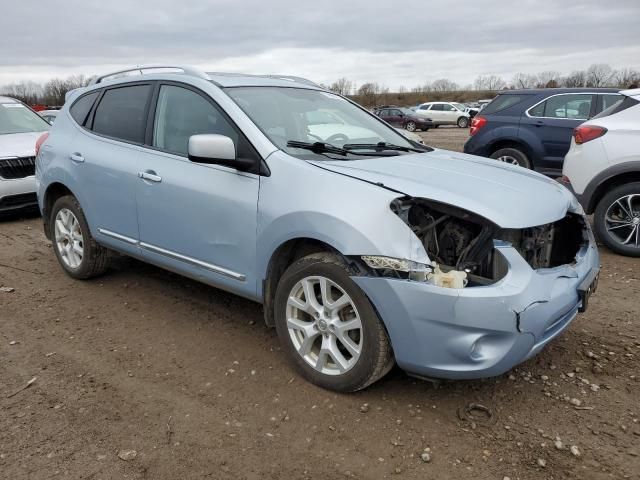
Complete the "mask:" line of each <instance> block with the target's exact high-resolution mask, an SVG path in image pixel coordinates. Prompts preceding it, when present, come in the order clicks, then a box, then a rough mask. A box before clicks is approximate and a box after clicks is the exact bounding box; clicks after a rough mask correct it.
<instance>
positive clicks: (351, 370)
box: [274, 253, 393, 392]
mask: <svg viewBox="0 0 640 480" xmlns="http://www.w3.org/2000/svg"><path fill="white" fill-rule="evenodd" d="M350 274H351V272H350V271H349V267H348V265H347V264H346V262H344V261H343V260H342V259H341V258H340V257H338V256H337V255H334V254H330V253H317V254H313V255H308V256H306V257H303V258H301V259H299V260H298V261H296V262H295V263H293V264H292V265H291V266H290V267H289V268H288V269H287V270H286V271H285V273H284V274H283V275H282V278H281V279H280V282H279V283H278V288H277V290H276V296H275V304H274V313H275V323H276V330H277V332H278V337H279V338H280V342H281V344H282V347H283V349H284V351H285V352H286V354H287V356H288V358H289V360H290V361H291V363H292V364H293V365H294V367H295V368H296V369H297V370H298V372H300V374H301V375H302V376H303V377H304V378H305V379H306V380H308V381H309V382H311V383H314V384H316V385H318V386H320V387H322V388H326V389H329V390H335V391H338V392H354V391H357V390H361V389H363V388H365V387H367V386H368V385H370V384H372V383H373V382H375V381H376V380H378V379H380V378H381V377H383V376H384V375H385V374H386V373H387V372H388V371H389V370H390V369H391V367H392V366H393V356H392V353H391V346H390V343H389V338H388V336H387V333H386V331H385V329H384V327H383V325H382V322H381V321H380V319H379V318H378V315H377V313H376V311H375V310H374V308H373V305H372V304H371V302H370V301H369V299H368V298H367V296H366V295H365V294H364V292H363V291H362V290H360V288H359V287H358V286H357V285H356V284H355V283H354V282H353V280H351V278H350Z"/></svg>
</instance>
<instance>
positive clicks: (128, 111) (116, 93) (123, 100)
mask: <svg viewBox="0 0 640 480" xmlns="http://www.w3.org/2000/svg"><path fill="white" fill-rule="evenodd" d="M150 93H151V85H131V86H127V87H117V88H112V89H109V90H107V91H106V92H104V95H103V96H102V99H101V100H100V103H99V104H98V106H97V107H96V113H95V116H94V119H93V127H92V130H93V131H94V132H96V133H99V134H101V135H106V136H108V137H113V138H116V139H119V140H124V141H126V142H134V143H143V141H144V133H145V126H146V122H147V116H146V108H147V102H148V100H149V94H150Z"/></svg>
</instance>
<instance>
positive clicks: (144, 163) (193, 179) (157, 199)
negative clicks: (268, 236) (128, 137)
mask: <svg viewBox="0 0 640 480" xmlns="http://www.w3.org/2000/svg"><path fill="white" fill-rule="evenodd" d="M156 97H157V100H156V103H155V114H154V120H153V134H152V139H151V145H152V147H153V149H155V150H151V149H148V150H147V151H146V152H145V153H144V154H143V155H142V156H141V157H140V162H139V165H140V166H139V176H140V178H139V180H138V186H137V204H138V219H139V220H138V221H139V226H140V247H141V252H142V254H143V255H144V256H145V257H146V258H147V259H148V260H149V261H151V262H153V263H157V264H159V265H162V266H164V267H166V268H169V269H172V270H175V271H178V272H179V273H182V274H186V275H189V276H191V277H193V278H196V279H198V280H202V281H205V282H207V283H210V284H213V285H216V286H219V287H222V288H225V289H228V290H231V291H233V292H235V293H239V294H244V295H245V296H249V297H252V296H255V292H256V277H255V249H256V221H257V203H258V189H259V185H260V179H259V176H258V175H255V174H252V173H242V172H239V171H237V170H235V169H232V168H228V167H223V166H219V165H205V164H199V163H194V162H192V161H190V160H189V159H188V157H187V150H188V141H189V137H190V136H191V135H196V134H202V133H216V134H221V135H226V136H228V137H230V138H231V139H232V140H233V141H234V143H235V145H236V151H237V152H238V154H239V155H240V154H241V152H244V151H246V150H247V149H252V147H251V146H250V145H249V144H248V142H247V140H246V139H245V138H244V136H243V135H242V133H240V132H239V130H238V129H237V128H236V127H235V125H233V123H232V122H231V120H230V119H229V118H228V117H227V116H226V114H224V113H223V112H222V111H221V109H220V108H219V107H218V106H217V105H216V104H215V103H214V102H213V101H212V100H211V99H210V98H209V97H208V96H206V95H204V94H202V93H200V92H199V91H196V90H194V89H191V88H189V87H186V86H180V85H177V84H162V85H160V87H159V90H158V93H157V95H156ZM256 155H257V154H256Z"/></svg>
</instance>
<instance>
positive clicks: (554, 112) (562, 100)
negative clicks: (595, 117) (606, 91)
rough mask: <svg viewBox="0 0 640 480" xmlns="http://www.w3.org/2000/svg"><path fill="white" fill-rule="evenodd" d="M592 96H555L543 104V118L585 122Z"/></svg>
mask: <svg viewBox="0 0 640 480" xmlns="http://www.w3.org/2000/svg"><path fill="white" fill-rule="evenodd" d="M592 98H593V95H589V94H585V95H582V94H580V95H556V96H555V97H550V98H548V99H547V101H546V102H545V107H544V116H545V117H549V118H570V119H580V120H583V119H584V120H586V119H587V118H589V115H590V113H591V101H592Z"/></svg>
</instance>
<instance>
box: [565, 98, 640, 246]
mask: <svg viewBox="0 0 640 480" xmlns="http://www.w3.org/2000/svg"><path fill="white" fill-rule="evenodd" d="M620 93H621V94H622V98H621V99H620V100H619V101H618V102H616V103H615V104H614V105H612V106H611V107H609V108H607V109H606V110H604V111H603V112H602V113H600V114H599V115H596V116H595V117H593V118H592V119H591V120H589V121H587V122H586V123H583V124H582V125H580V126H578V127H577V128H576V129H575V130H574V132H573V139H572V140H571V148H570V150H569V153H567V156H566V157H565V159H564V169H563V172H562V173H563V177H562V179H561V181H562V182H563V183H565V185H567V186H568V187H569V188H571V189H572V190H573V191H574V193H575V194H576V196H577V197H578V199H579V200H580V203H582V205H583V207H584V209H585V211H586V212H587V213H593V214H594V224H595V231H596V234H597V235H598V237H599V240H600V241H601V242H603V243H604V244H605V245H607V246H608V247H609V248H610V249H611V250H613V251H614V252H617V253H620V254H622V255H629V256H632V257H640V89H635V90H626V91H623V92H620Z"/></svg>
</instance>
